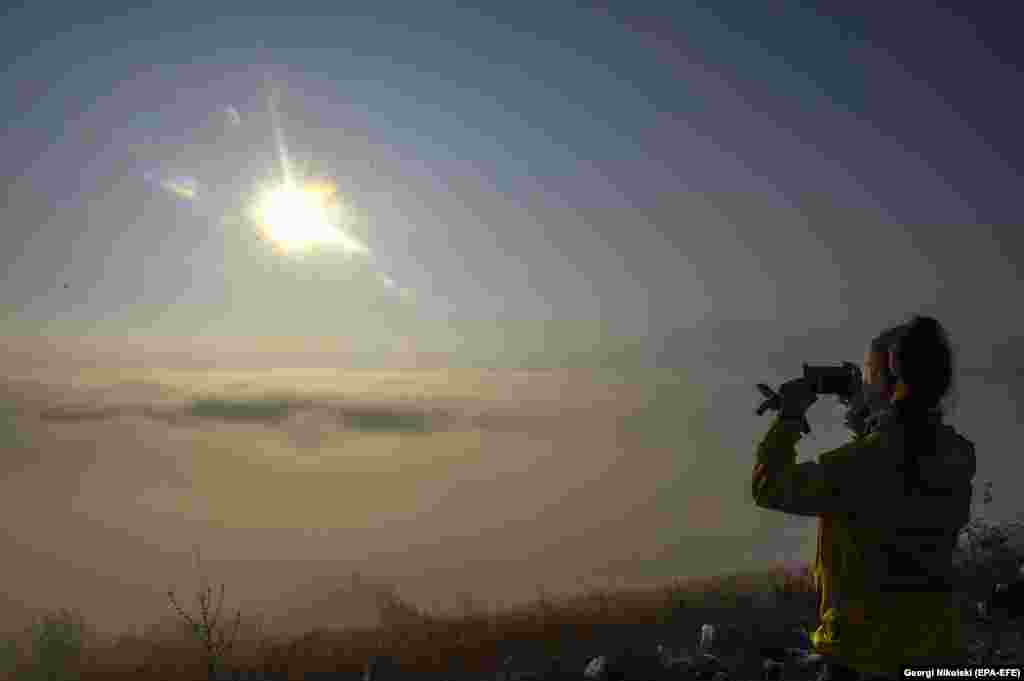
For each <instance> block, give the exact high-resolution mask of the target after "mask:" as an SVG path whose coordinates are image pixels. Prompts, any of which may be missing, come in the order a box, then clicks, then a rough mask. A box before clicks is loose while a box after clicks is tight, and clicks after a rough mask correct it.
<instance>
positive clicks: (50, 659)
mask: <svg viewBox="0 0 1024 681" xmlns="http://www.w3.org/2000/svg"><path fill="white" fill-rule="evenodd" d="M86 630H87V626H86V624H85V620H84V619H83V618H82V617H81V615H79V614H77V613H73V612H71V611H69V610H60V611H59V612H54V613H49V614H47V615H44V616H43V617H42V618H41V619H40V621H39V622H37V623H36V624H34V625H33V626H32V627H31V628H30V630H29V631H30V636H31V642H32V643H31V645H32V653H31V665H30V667H29V669H28V674H27V676H26V677H24V678H25V679H26V681H28V680H32V681H35V680H36V679H38V680H39V681H43V680H45V681H71V680H73V679H77V678H79V673H78V669H77V666H78V662H79V660H80V658H81V655H82V647H83V641H84V639H85V636H86ZM13 643H14V642H13V641H9V642H8V648H7V650H6V651H5V652H7V653H8V654H11V653H12V652H13V653H14V656H15V657H16V646H15V645H12V644H13Z"/></svg>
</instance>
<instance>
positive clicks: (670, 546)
mask: <svg viewBox="0 0 1024 681" xmlns="http://www.w3.org/2000/svg"><path fill="white" fill-rule="evenodd" d="M678 4H679V7H677V8H676V9H674V10H673V11H672V13H670V14H661V15H657V14H653V13H646V14H643V13H640V12H639V11H638V12H637V13H634V14H628V11H626V10H621V11H615V12H612V11H598V10H586V9H576V10H572V9H560V10H554V9H549V10H548V11H546V12H540V11H527V10H525V9H513V8H510V7H506V6H503V5H502V6H499V5H495V7H494V8H493V9H492V10H488V11H486V12H485V11H472V10H467V9H456V8H455V7H454V5H451V6H449V5H444V4H443V3H442V4H438V3H430V9H429V10H428V9H427V7H426V6H425V5H424V7H422V8H418V7H417V8H413V7H411V6H409V5H407V4H404V3H396V4H392V5H387V3H375V4H374V8H373V12H372V13H357V12H353V13H352V14H351V15H341V14H330V13H328V12H327V11H326V10H325V11H324V12H323V13H319V14H315V15H313V14H310V15H306V16H295V15H289V16H276V15H274V11H273V8H271V7H270V6H269V5H268V6H267V7H261V6H260V5H259V3H256V4H255V5H254V4H253V3H247V4H246V5H245V6H244V7H243V6H241V5H239V6H238V7H237V8H234V9H232V8H231V7H230V3H229V4H227V5H225V4H223V3H221V4H219V5H218V6H217V8H216V11H217V13H216V14H212V15H211V14H209V13H208V11H209V7H208V6H205V5H199V4H193V5H191V6H190V5H189V4H188V3H186V4H185V6H183V5H182V4H180V3H179V4H176V5H173V7H172V6H170V5H167V6H162V7H159V8H154V9H151V10H145V11H142V10H131V9H129V8H127V7H124V8H111V9H110V11H109V13H108V14H104V15H97V14H91V15H89V16H84V15H83V16H74V15H73V14H72V13H73V12H75V11H80V12H86V11H89V12H95V11H96V10H95V9H93V8H92V7H91V6H90V8H89V9H88V10H86V7H85V6H84V5H83V6H82V9H80V10H76V9H74V8H71V9H68V10H67V11H66V13H64V14H62V15H60V16H58V17H55V16H53V15H52V13H50V12H47V11H44V10H42V9H39V8H38V7H29V8H24V9H20V10H15V11H13V12H11V13H10V15H9V17H8V21H7V22H6V25H5V32H4V34H3V40H0V45H2V46H3V47H2V48H0V50H2V54H3V62H2V63H3V65H4V69H3V71H2V72H0V86H2V87H3V91H4V92H8V93H12V96H10V97H7V98H5V99H3V101H2V102H0V118H2V119H3V121H4V130H3V135H4V137H3V149H4V154H3V155H2V158H0V176H2V181H3V186H4V191H5V195H4V202H3V213H2V216H3V217H2V226H3V230H2V232H0V262H2V263H3V267H4V269H3V273H4V280H3V285H2V287H0V330H2V333H3V338H4V343H3V352H2V357H0V369H2V371H3V382H2V385H0V393H2V399H3V402H2V405H0V407H2V411H0V437H2V442H0V446H2V447H3V458H2V460H0V471H2V478H0V479H2V482H0V515H2V517H3V518H5V523H4V529H5V532H4V533H3V535H0V542H2V543H3V546H2V547H0V555H3V556H4V564H5V568H6V569H5V577H6V579H5V582H4V594H3V596H2V598H3V599H4V600H3V605H2V607H0V613H3V614H0V628H3V629H12V628H16V627H20V626H22V625H23V624H24V623H25V620H26V618H27V617H29V616H30V614H31V613H32V612H35V611H38V610H39V609H48V608H62V607H74V608H80V609H81V610H82V612H83V613H84V614H85V615H86V617H87V619H88V620H89V621H90V622H92V623H94V624H95V625H96V626H98V627H100V628H101V629H103V630H106V631H110V632H120V631H135V630H139V629H140V628H141V627H144V626H146V625H148V624H151V623H153V622H155V621H157V620H158V619H160V618H161V617H163V616H165V615H166V614H167V612H168V606H167V602H166V599H165V597H164V596H163V594H164V592H165V591H166V589H167V588H168V586H172V585H173V586H175V587H176V588H177V589H178V590H179V592H185V593H190V592H189V590H190V589H192V588H194V586H195V584H196V582H195V578H196V575H195V572H194V570H193V566H192V558H193V556H192V552H193V548H194V547H195V546H196V545H199V546H200V548H201V551H202V556H203V562H204V566H205V568H206V572H207V574H208V575H209V576H210V577H211V578H212V579H214V580H215V581H217V582H224V583H225V584H226V588H227V602H228V604H229V605H241V606H242V607H243V611H245V612H250V611H253V610H257V611H263V612H266V613H267V615H268V617H269V618H271V620H274V621H276V622H278V624H279V625H280V626H281V627H287V628H291V629H294V630H308V629H309V628H311V627H313V626H323V625H343V624H346V623H350V622H355V623H360V620H365V619H366V618H367V617H371V615H370V614H367V613H358V614H353V613H351V612H350V613H347V614H346V615H344V616H342V615H341V614H340V611H341V610H343V609H344V608H340V607H339V608H336V609H331V608H324V607H320V608H319V609H318V608H317V607H316V605H315V604H316V603H317V602H318V601H322V600H323V599H325V598H326V594H327V593H328V592H329V591H330V589H331V588H332V585H333V584H334V583H335V582H334V581H333V580H337V579H341V580H344V579H345V578H347V577H348V576H349V575H350V574H351V573H352V572H353V571H358V572H360V573H361V574H363V575H365V576H367V577H368V578H372V579H379V580H381V581H385V582H388V583H391V584H395V585H397V587H398V591H399V594H400V595H401V596H403V597H406V598H408V599H409V600H411V601H412V602H414V603H416V604H418V605H420V606H423V607H427V608H430V607H436V606H439V607H442V608H445V609H450V608H453V607H454V606H455V600H456V598H457V596H458V594H459V593H470V594H472V595H473V596H474V597H475V598H477V599H479V600H482V601H484V602H487V603H492V604H495V603H498V602H504V603H512V602H517V601H524V600H528V599H531V598H533V597H535V596H536V594H537V588H538V587H543V588H544V589H545V590H546V591H547V592H548V593H567V592H570V591H575V590H578V589H580V588H584V587H585V586H586V585H604V584H606V583H607V582H608V580H612V579H615V580H619V583H638V584H639V583H656V582H657V583H660V582H663V581H667V580H670V579H672V578H674V577H684V576H698V575H710V574H719V573H722V572H725V571H731V570H741V569H747V568H749V567H757V566H767V565H768V564H769V563H771V562H775V561H781V562H806V561H810V560H811V559H813V555H814V542H815V527H816V526H815V524H814V521H813V519H805V518H795V517H787V516H784V515H782V514H779V513H771V512H768V511H764V510H761V509H758V508H756V507H755V506H754V505H753V502H752V500H751V499H750V494H749V475H750V469H751V466H752V460H753V452H754V445H755V442H756V441H757V439H758V438H759V437H760V436H761V434H762V433H763V432H764V430H765V429H766V428H767V425H768V419H767V417H762V418H758V417H757V416H755V415H754V413H753V411H754V409H755V408H756V406H757V404H758V402H759V400H758V394H757V393H756V391H755V390H754V389H753V387H754V384H755V383H757V382H762V381H766V382H776V383H777V382H779V381H782V380H785V379H787V378H790V377H792V376H795V375H796V374H798V373H799V371H800V364H801V362H827V363H838V362H840V361H843V360H850V361H860V359H861V357H862V355H863V351H864V348H865V347H866V344H867V343H868V341H869V340H870V338H871V337H872V336H873V335H874V334H876V333H877V332H878V331H880V330H882V329H883V328H884V327H886V326H888V325H890V324H892V323H896V322H899V321H902V320H904V319H905V318H906V317H907V316H909V315H910V314H914V313H919V314H932V315H935V316H936V317H938V318H939V319H940V321H942V322H943V323H944V324H945V325H946V327H947V328H948V329H949V331H950V333H951V335H952V337H953V339H954V341H955V342H956V344H957V346H958V352H959V362H960V369H961V371H960V384H959V398H960V399H959V402H958V403H957V405H956V409H955V410H953V411H952V412H951V413H950V418H949V420H950V421H951V422H952V423H954V425H956V426H957V427H958V428H959V429H960V430H961V431H962V432H964V433H965V434H966V435H967V436H968V437H970V438H971V439H972V440H974V441H975V442H976V444H977V447H978V452H979V471H978V477H977V479H976V484H977V485H978V486H979V487H980V484H981V482H982V481H984V480H989V479H991V480H995V481H997V484H996V487H995V490H994V491H995V497H996V500H995V503H994V505H993V510H992V514H993V515H995V516H996V517H1005V518H1009V517H1014V516H1017V515H1019V512H1020V508H1019V504H1015V503H1014V501H1013V499H1012V490H1010V489H1006V490H1005V491H1004V493H1003V494H1002V495H1001V494H1000V489H1001V488H1000V486H999V484H998V481H999V480H1011V479H1014V477H1013V476H1019V475H1020V472H1021V471H1020V464H1019V462H1018V460H1017V458H1016V457H1014V456H1012V455H1011V454H1010V452H1012V451H1014V444H1013V443H1016V442H1019V438H1020V432H1019V427H1018V424H1019V423H1020V422H1021V404H1022V402H1021V388H1022V383H1021V379H1020V377H1021V375H1022V374H1021V366H1022V365H1021V363H1020V361H1019V357H1020V350H1021V348H1022V347H1024V343H1022V341H1021V338H1022V337H1024V324H1022V322H1021V320H1020V317H1019V315H1015V314H1012V310H1010V308H1008V306H1010V305H1012V303H1013V301H1019V300H1021V299H1024V286H1022V285H1021V282H1020V280H1019V276H1018V272H1019V266H1020V263H1019V254H1020V253H1021V252H1024V249H1022V246H1024V241H1022V239H1021V236H1020V230H1019V228H1018V227H1017V225H1019V219H1018V218H1017V216H1016V212H1017V211H1016V204H1015V202H1011V197H1012V196H1013V195H1014V192H1012V191H1011V190H1012V189H1013V187H1015V182H1016V181H1017V178H1018V171H1017V168H1018V167H1019V164H1018V158H1019V155H1018V154H1017V152H1018V151H1019V144H1020V143H1019V141H1018V137H1019V136H1017V133H1016V129H1015V128H1014V127H1013V126H1014V125H1016V123H1015V121H1018V120H1019V117H1020V114H1021V113H1024V112H1022V111H1021V108H1022V107H1021V100H1020V95H1019V94H1018V93H1019V91H1020V90H1019V88H1018V87H1017V86H1016V82H1015V79H1016V78H1017V77H1018V76H1017V75H1016V72H1015V69H1014V68H1013V65H1012V64H1011V63H1010V61H1009V58H1008V56H1007V53H1006V52H1004V51H1000V49H999V45H1000V44H999V43H998V41H996V39H997V38H998V36H995V37H992V36H990V35H989V36H988V37H991V38H992V40H993V41H996V42H987V41H986V35H987V34H985V32H984V31H985V29H986V27H988V28H989V29H991V28H992V26H993V25H995V24H998V23H999V22H996V21H992V20H991V18H990V20H989V21H988V23H982V22H980V20H979V21H975V22H973V23H970V22H967V21H966V20H965V19H964V18H962V17H954V16H951V15H949V14H946V13H943V12H940V11H938V10H920V11H911V10H910V9H909V8H908V9H907V10H906V15H905V16H904V15H898V14H892V15H890V14H886V15H885V16H872V15H870V14H869V15H864V16H852V15H850V16H844V17H840V18H835V17H833V18H826V17H824V16H820V15H816V14H815V13H814V12H811V11H810V10H807V9H806V8H800V7H797V6H796V5H795V4H794V6H793V7H791V8H787V9H784V10H781V9H780V10H778V11H777V12H776V11H774V10H773V12H769V11H768V10H766V9H765V10H753V9H749V8H748V9H747V10H745V11H744V12H743V13H740V12H738V11H736V10H728V9H716V10H715V11H712V10H709V9H706V8H702V7H700V6H698V5H692V6H688V5H686V4H685V3H678ZM773 7H776V5H775V4H773ZM918 25H927V26H928V27H929V30H928V31H910V30H909V27H913V26H918ZM14 27H17V28H16V30H14ZM905 29H906V30H905ZM952 54H955V55H956V57H955V64H953V63H951V60H953V57H950V56H949V55H952ZM954 66H955V68H953V67H954ZM982 81H984V82H985V83H987V84H988V85H987V86H986V88H984V89H982V88H981V86H980V85H979V84H978V83H980V82H982ZM275 87H276V88H277V92H278V93H279V99H278V106H279V108H280V127H281V130H282V131H283V134H284V136H285V139H286V142H287V148H288V153H289V155H290V158H291V160H292V161H293V162H294V163H295V165H296V167H298V168H300V169H301V171H302V172H303V173H306V174H307V175H308V176H309V177H310V178H314V179H316V181H318V182H326V183H330V184H331V185H332V186H333V187H335V188H336V190H337V192H338V194H339V195H341V196H343V197H344V198H345V200H346V201H348V202H350V207H351V208H352V210H353V211H354V213H353V214H355V215H357V216H358V219H357V220H356V221H355V225H354V226H353V230H354V233H355V236H357V237H358V239H359V240H360V242H361V243H365V244H366V245H367V247H368V248H369V251H370V252H371V253H372V258H359V257H353V256H352V255H351V254H344V253H337V252H331V251H329V250H328V251H323V252H319V253H313V254H310V255H307V256H304V257H293V256H290V255H285V254H281V253H278V252H275V251H274V250H273V249H271V248H269V247H268V246H267V244H266V243H265V242H263V241H261V240H260V239H259V238H257V236H256V233H255V230H254V229H253V226H252V225H251V224H250V223H249V222H247V221H246V219H245V218H244V212H245V210H244V209H245V208H246V206H247V205H248V203H249V202H250V201H251V198H252V193H253V191H254V189H253V188H254V187H257V186H259V185H260V184H261V183H267V182H275V181H279V180H280V175H281V173H282V165H281V157H280V149H281V145H280V144H279V141H278V140H275V133H274V125H273V123H274V121H273V116H272V115H271V111H270V108H269V106H268V97H269V96H270V94H271V91H272V90H273V88H275ZM997 92H998V93H1003V94H1000V95H999V96H998V99H996V95H995V94H993V93H997ZM402 290H408V291H409V292H411V295H399V294H400V292H401V291H402ZM1008 312H1011V313H1008ZM811 416H812V425H813V427H814V429H815V432H814V435H813V436H812V437H810V438H807V439H805V441H804V442H803V444H801V445H800V452H801V457H802V458H806V457H810V456H813V455H816V454H817V453H818V452H820V451H822V450H823V449H825V448H828V447H832V446H836V445H838V444H840V443H841V442H843V441H844V440H845V438H846V437H847V434H846V433H845V432H844V431H843V429H842V427H841V411H840V410H839V408H838V406H837V405H835V404H833V403H832V402H830V401H828V400H822V402H821V404H819V405H817V406H815V407H814V409H813V410H812V412H811ZM247 604H248V607H247Z"/></svg>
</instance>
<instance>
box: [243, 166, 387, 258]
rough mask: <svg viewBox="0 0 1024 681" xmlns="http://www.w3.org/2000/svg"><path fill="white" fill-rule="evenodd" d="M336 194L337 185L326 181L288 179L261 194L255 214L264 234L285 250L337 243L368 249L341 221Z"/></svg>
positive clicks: (349, 249)
mask: <svg viewBox="0 0 1024 681" xmlns="http://www.w3.org/2000/svg"><path fill="white" fill-rule="evenodd" d="M334 194H335V190H334V186H333V185H330V184H326V183H325V184H317V183H308V184H303V185H299V184H297V183H294V182H285V183H283V184H281V185H278V186H276V187H273V188H271V189H268V190H266V191H265V192H263V193H262V194H261V195H260V196H259V198H258V199H257V201H256V204H255V206H254V210H253V217H254V219H255V221H256V224H257V225H258V227H259V229H260V231H261V232H262V233H263V235H264V236H265V237H267V238H268V239H270V241H272V242H273V243H274V244H275V245H276V246H278V247H279V248H281V249H282V250H285V251H308V250H312V249H314V248H317V247H319V246H325V245H334V246H340V247H341V248H343V249H344V250H345V251H347V252H349V253H366V252H367V250H368V249H367V248H366V246H364V245H363V244H362V243H360V242H359V241H358V240H356V239H355V238H353V237H352V236H350V235H348V234H346V233H345V232H344V231H343V226H342V225H339V224H338V222H339V221H340V218H341V217H343V215H342V214H341V213H342V211H343V206H341V205H340V204H339V203H338V202H337V201H336V200H335V198H334Z"/></svg>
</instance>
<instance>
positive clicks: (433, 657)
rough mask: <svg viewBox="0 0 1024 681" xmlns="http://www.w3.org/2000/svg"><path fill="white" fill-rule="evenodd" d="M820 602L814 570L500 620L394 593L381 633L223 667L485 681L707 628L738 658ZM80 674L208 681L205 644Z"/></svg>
mask: <svg viewBox="0 0 1024 681" xmlns="http://www.w3.org/2000/svg"><path fill="white" fill-rule="evenodd" d="M814 598H815V596H814V590H813V584H812V583H811V581H810V578H809V575H808V574H807V573H806V572H805V573H804V574H802V575H797V576H794V575H792V574H787V573H786V572H785V571H784V570H782V569H781V568H779V569H775V570H769V571H766V572H763V573H756V574H738V575H729V576H724V577H720V578H715V579H707V580H689V581H676V582H673V583H671V584H665V585H661V586H652V587H649V588H634V589H621V590H616V591H614V592H613V591H608V590H592V591H590V592H588V593H586V594H582V595H575V596H570V597H561V598H557V597H552V598H547V597H545V598H538V599H537V600H536V601H534V602H532V603H527V604H523V605H522V606H519V607H510V608H507V609H504V610H501V611H500V612H494V611H492V612H485V611H476V610H474V608H473V607H472V604H471V603H469V602H464V603H463V611H462V612H460V613H458V614H441V613H434V614H430V613H424V612H420V611H418V610H417V609H416V608H415V607H413V606H411V605H409V604H407V603H404V602H403V601H401V599H399V598H398V597H397V596H396V595H394V594H392V595H390V597H384V598H383V599H382V601H381V604H380V605H381V607H380V613H381V619H382V622H383V624H382V626H380V627H375V628H358V629H357V628H351V629H342V630H315V631H311V632H308V633H306V634H305V635H302V636H298V637H289V638H278V639H271V638H268V637H265V636H262V635H260V636H256V635H253V634H252V632H251V631H250V634H249V635H248V636H242V637H240V638H239V639H238V640H237V641H236V643H235V646H234V647H233V648H232V649H231V651H230V652H229V653H227V654H226V655H225V657H224V658H223V667H226V668H228V669H243V670H260V671H264V672H274V673H278V674H282V673H283V674H286V675H287V678H289V679H301V678H303V676H304V674H305V673H307V672H321V673H322V672H329V671H332V672H339V673H346V672H347V673H351V674H358V673H360V672H361V671H362V670H363V669H364V666H365V665H366V663H367V662H368V661H369V660H370V659H371V657H372V656H374V655H378V654H387V655H390V656H392V657H394V658H395V659H396V660H397V661H398V664H399V666H400V667H401V668H402V669H403V670H405V671H408V672H412V673H417V674H419V675H425V676H428V677H433V676H438V677H440V676H441V675H444V676H446V677H448V678H459V677H475V678H479V677H482V676H490V677H493V675H494V674H495V673H496V672H497V671H498V669H499V665H500V662H501V660H503V659H505V658H506V657H508V656H510V655H511V656H515V658H516V659H517V660H519V661H520V662H522V663H526V664H529V663H530V662H531V661H539V660H540V659H541V658H544V659H546V658H549V657H552V656H555V655H557V656H559V657H561V659H562V660H563V661H564V662H565V663H566V664H567V665H568V667H569V668H571V669H572V668H575V669H580V670H582V669H583V666H584V664H585V662H586V660H587V659H588V658H589V657H590V656H592V655H595V654H599V653H608V652H616V651H621V650H623V649H624V648H626V647H632V648H633V649H634V650H637V651H640V652H651V653H653V652H654V649H655V646H656V644H658V643H663V644H665V645H666V647H668V648H669V649H671V650H673V651H675V652H681V651H682V649H691V650H692V648H693V647H694V646H695V644H696V641H697V636H698V632H699V630H700V626H701V625H702V624H704V623H713V624H715V625H716V626H717V627H718V630H719V635H720V637H719V641H720V649H721V651H722V652H723V653H725V654H726V656H730V655H736V654H739V653H740V652H741V651H742V650H743V649H744V648H746V647H748V646H753V645H755V642H756V644H757V645H763V644H766V642H767V644H768V645H770V644H771V643H770V639H771V638H772V637H773V636H776V635H781V634H782V633H783V632H785V631H786V630H788V629H790V628H791V627H792V626H794V625H798V624H801V623H805V624H806V623H810V622H812V621H813V620H814ZM73 666H74V671H77V672H78V678H80V679H81V680H82V681H89V680H90V679H117V678H135V679H139V678H146V679H167V680H168V681H172V680H176V679H182V680H189V681H195V680H196V679H204V678H207V667H206V663H205V661H204V646H203V643H202V641H198V640H195V639H194V638H192V637H191V636H190V632H189V631H187V627H186V626H183V627H181V628H180V629H179V630H177V631H174V630H170V631H168V630H167V629H166V628H165V629H163V630H157V629H156V628H153V629H151V630H150V632H149V633H148V634H147V635H145V636H122V637H119V638H118V639H117V640H115V641H106V642H97V641H94V642H92V643H91V645H88V646H86V647H85V649H84V650H83V653H82V655H81V657H80V659H79V660H78V661H77V663H76V664H74V665H73Z"/></svg>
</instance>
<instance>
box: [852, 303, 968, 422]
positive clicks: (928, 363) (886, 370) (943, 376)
mask: <svg viewBox="0 0 1024 681" xmlns="http://www.w3.org/2000/svg"><path fill="white" fill-rule="evenodd" d="M871 351H872V352H876V353H881V354H882V357H883V359H884V360H885V361H883V362H882V373H883V375H884V376H885V378H886V379H887V381H888V382H889V383H890V384H892V383H895V382H896V381H898V380H902V381H903V382H904V383H906V384H907V386H909V387H910V395H911V399H912V400H913V402H914V404H915V405H919V406H921V407H924V408H926V409H941V402H942V401H943V400H944V399H945V398H946V397H947V396H948V395H949V394H950V393H951V392H952V391H953V388H954V385H953V374H954V352H953V346H952V344H951V343H950V341H949V335H948V334H947V333H946V330H945V329H944V328H943V327H942V325H941V324H940V323H939V322H938V321H937V320H936V319H935V318H933V317H923V316H921V315H915V316H914V317H912V318H911V319H910V321H908V322H905V323H903V324H898V325H896V326H893V327H890V328H888V329H886V330H885V331H883V332H882V333H881V334H879V335H878V336H876V337H875V339H874V340H873V341H871ZM890 351H892V353H893V355H894V357H893V359H894V362H893V364H894V365H895V366H894V367H893V368H894V369H895V373H894V372H893V371H891V370H890V367H889V363H888V355H889V352H890Z"/></svg>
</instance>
